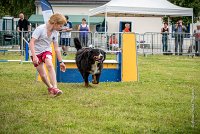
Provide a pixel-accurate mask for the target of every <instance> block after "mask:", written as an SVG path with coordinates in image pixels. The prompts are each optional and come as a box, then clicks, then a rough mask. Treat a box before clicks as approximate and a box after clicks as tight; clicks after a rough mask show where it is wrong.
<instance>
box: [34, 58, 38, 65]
mask: <svg viewBox="0 0 200 134" xmlns="http://www.w3.org/2000/svg"><path fill="white" fill-rule="evenodd" d="M33 64H37V65H39V59H38V57H37V56H33Z"/></svg>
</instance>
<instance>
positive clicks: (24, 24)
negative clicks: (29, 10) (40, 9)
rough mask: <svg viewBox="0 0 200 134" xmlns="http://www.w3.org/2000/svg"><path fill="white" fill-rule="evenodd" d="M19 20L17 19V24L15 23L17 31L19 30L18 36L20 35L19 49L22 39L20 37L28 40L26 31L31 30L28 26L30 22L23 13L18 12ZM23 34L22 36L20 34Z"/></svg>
mask: <svg viewBox="0 0 200 134" xmlns="http://www.w3.org/2000/svg"><path fill="white" fill-rule="evenodd" d="M19 18H20V19H19V21H18V25H17V31H18V32H19V36H20V39H19V40H20V49H21V46H22V44H21V41H22V37H24V38H25V39H26V40H28V32H30V31H31V28H30V23H29V21H28V20H27V19H25V18H24V14H23V13H20V14H19ZM23 31H24V32H23ZM22 34H23V36H22Z"/></svg>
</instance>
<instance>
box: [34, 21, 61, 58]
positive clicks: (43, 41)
mask: <svg viewBox="0 0 200 134" xmlns="http://www.w3.org/2000/svg"><path fill="white" fill-rule="evenodd" d="M32 37H33V38H35V39H36V41H35V54H36V55H38V54H41V53H43V52H45V51H50V52H52V49H51V42H55V43H58V32H57V31H55V30H54V31H52V34H51V36H50V37H48V36H47V27H46V24H42V25H40V26H38V27H37V28H36V29H35V30H34V32H33V34H32ZM30 55H31V54H30Z"/></svg>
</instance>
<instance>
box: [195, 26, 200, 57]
mask: <svg viewBox="0 0 200 134" xmlns="http://www.w3.org/2000/svg"><path fill="white" fill-rule="evenodd" d="M194 37H195V55H196V56H200V23H198V24H197V29H196V30H194Z"/></svg>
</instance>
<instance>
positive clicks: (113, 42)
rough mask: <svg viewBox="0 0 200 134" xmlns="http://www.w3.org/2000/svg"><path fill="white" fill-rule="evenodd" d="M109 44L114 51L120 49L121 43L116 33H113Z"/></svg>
mask: <svg viewBox="0 0 200 134" xmlns="http://www.w3.org/2000/svg"><path fill="white" fill-rule="evenodd" d="M109 44H110V46H111V48H112V51H118V50H119V44H118V40H117V37H116V35H115V34H112V35H111V36H110V40H109Z"/></svg>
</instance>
